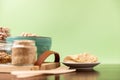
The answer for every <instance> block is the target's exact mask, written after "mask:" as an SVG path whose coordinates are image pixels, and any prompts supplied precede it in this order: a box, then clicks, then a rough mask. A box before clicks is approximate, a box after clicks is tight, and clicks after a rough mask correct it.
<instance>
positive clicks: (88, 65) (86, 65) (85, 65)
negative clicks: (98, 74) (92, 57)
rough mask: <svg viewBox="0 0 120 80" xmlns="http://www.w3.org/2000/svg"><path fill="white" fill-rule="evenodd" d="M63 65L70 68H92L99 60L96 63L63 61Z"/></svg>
mask: <svg viewBox="0 0 120 80" xmlns="http://www.w3.org/2000/svg"><path fill="white" fill-rule="evenodd" d="M63 64H64V65H66V66H68V67H70V69H77V70H78V69H93V67H95V66H96V65H98V64H100V63H99V62H96V63H77V62H76V63H72V62H69V63H68V62H63Z"/></svg>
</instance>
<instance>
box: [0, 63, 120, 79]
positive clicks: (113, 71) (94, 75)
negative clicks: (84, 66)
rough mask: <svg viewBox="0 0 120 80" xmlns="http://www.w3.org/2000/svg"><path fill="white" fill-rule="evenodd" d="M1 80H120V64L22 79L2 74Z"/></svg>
mask: <svg viewBox="0 0 120 80" xmlns="http://www.w3.org/2000/svg"><path fill="white" fill-rule="evenodd" d="M0 80H120V64H100V65H98V66H96V67H95V68H94V70H93V71H80V72H72V73H66V74H60V75H40V76H35V77H31V78H20V79H18V78H16V76H14V75H11V74H8V73H0Z"/></svg>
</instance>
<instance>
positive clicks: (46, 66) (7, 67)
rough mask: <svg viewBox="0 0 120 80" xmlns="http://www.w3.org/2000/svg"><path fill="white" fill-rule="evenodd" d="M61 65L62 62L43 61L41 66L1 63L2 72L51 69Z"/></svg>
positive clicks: (0, 70)
mask: <svg viewBox="0 0 120 80" xmlns="http://www.w3.org/2000/svg"><path fill="white" fill-rule="evenodd" d="M59 66H60V63H59V62H58V63H57V62H53V63H49V62H48V63H43V64H42V65H41V67H39V66H14V65H0V72H7V73H9V72H11V71H16V70H17V71H18V70H50V69H55V68H57V67H59Z"/></svg>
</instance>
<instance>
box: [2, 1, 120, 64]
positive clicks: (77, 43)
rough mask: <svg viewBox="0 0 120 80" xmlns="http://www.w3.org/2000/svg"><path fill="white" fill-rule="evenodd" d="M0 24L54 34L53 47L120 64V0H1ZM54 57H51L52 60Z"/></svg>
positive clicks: (13, 31) (14, 29) (13, 29)
mask: <svg viewBox="0 0 120 80" xmlns="http://www.w3.org/2000/svg"><path fill="white" fill-rule="evenodd" d="M0 25H1V26H7V27H9V28H10V29H11V34H12V36H18V35H20V34H21V33H22V32H31V33H36V34H38V35H41V36H49V37H52V48H51V50H54V51H57V52H59V53H60V56H61V62H62V61H63V58H64V57H65V56H66V55H69V54H78V53H82V52H89V53H92V54H94V55H96V56H98V58H99V61H100V62H101V63H120V0H0ZM50 59H52V58H49V60H50Z"/></svg>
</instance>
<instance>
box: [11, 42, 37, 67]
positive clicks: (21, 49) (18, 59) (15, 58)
mask: <svg viewBox="0 0 120 80" xmlns="http://www.w3.org/2000/svg"><path fill="white" fill-rule="evenodd" d="M36 50H37V48H36V46H35V42H34V41H32V40H15V41H14V43H13V46H12V64H13V65H33V64H34V63H35V61H36Z"/></svg>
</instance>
